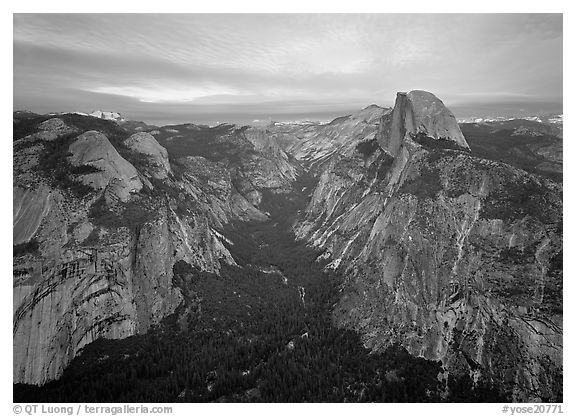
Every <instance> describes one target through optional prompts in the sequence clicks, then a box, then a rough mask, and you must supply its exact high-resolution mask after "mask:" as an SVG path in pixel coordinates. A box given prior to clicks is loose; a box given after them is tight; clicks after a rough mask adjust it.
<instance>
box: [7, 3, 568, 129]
mask: <svg viewBox="0 0 576 416" xmlns="http://www.w3.org/2000/svg"><path fill="white" fill-rule="evenodd" d="M562 85H563V82H562V15H561V14H531V15H530V14H420V15H407V14H351V15H341V14H316V15H313V14H312V15H310V14H180V15H170V14H155V15H142V14H140V15H130V14H107V15H101V14H100V15H99V14H15V15H14V97H13V104H14V109H15V110H16V109H29V110H32V111H35V112H41V113H45V112H51V111H92V110H96V109H102V110H111V111H118V112H121V113H123V114H125V115H126V116H127V117H128V118H130V119H135V120H144V121H148V122H153V123H161V124H164V123H169V122H185V121H192V122H194V121H199V122H210V121H215V120H219V121H231V122H250V121H252V120H253V119H255V118H257V119H267V118H268V119H281V118H285V119H290V118H292V119H299V118H300V119H302V118H308V119H313V118H323V116H322V115H328V116H327V117H324V118H330V116H331V115H334V116H336V115H340V114H345V113H347V112H350V111H353V110H355V109H359V108H362V107H365V106H367V105H369V104H372V103H375V104H379V105H383V106H390V105H392V104H393V102H394V98H395V95H396V92H397V91H409V90H413V89H424V90H428V91H431V92H433V93H435V94H436V95H437V96H438V97H439V98H441V99H442V100H443V101H444V102H445V103H446V104H447V105H448V107H450V108H451V109H452V110H453V111H454V112H455V114H456V116H457V117H468V116H474V115H478V116H484V115H498V113H517V114H522V113H527V114H535V113H542V112H561V111H562ZM506 115H508V114H506Z"/></svg>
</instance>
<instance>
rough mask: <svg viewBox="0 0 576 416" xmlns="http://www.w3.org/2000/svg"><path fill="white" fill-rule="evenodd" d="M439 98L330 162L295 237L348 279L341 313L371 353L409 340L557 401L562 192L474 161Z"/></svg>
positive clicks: (435, 356)
mask: <svg viewBox="0 0 576 416" xmlns="http://www.w3.org/2000/svg"><path fill="white" fill-rule="evenodd" d="M415 96H424V97H425V98H426V100H424V104H422V103H416V104H415V101H416V100H415V98H414V97H415ZM428 98H429V94H422V93H421V92H415V93H410V94H406V95H404V94H399V95H398V97H397V101H396V106H395V108H394V111H393V112H392V113H391V114H387V115H384V116H383V118H382V120H381V121H380V128H379V133H378V135H377V140H378V144H379V147H377V148H375V149H373V151H372V152H371V153H369V154H364V153H362V152H359V151H357V152H356V153H354V154H351V155H350V156H349V157H345V158H341V159H339V160H333V161H332V162H331V163H330V164H329V165H327V166H326V169H325V170H323V172H322V174H321V176H320V181H319V184H318V186H317V188H316V189H315V191H314V194H313V197H312V200H311V202H310V204H309V206H308V208H307V210H306V214H305V218H304V219H303V221H302V222H301V223H300V224H298V225H297V226H296V228H295V231H296V233H297V235H298V236H299V237H300V238H302V239H305V240H307V241H309V242H310V243H311V244H313V245H314V246H316V247H318V248H321V249H322V250H323V251H324V256H325V257H326V258H329V259H330V260H331V263H330V267H333V268H338V269H341V270H342V271H343V272H344V274H345V276H346V281H345V283H344V284H343V287H342V295H341V299H340V301H339V303H338V304H337V305H336V307H335V310H334V319H335V321H336V323H337V324H338V325H342V326H345V327H348V328H352V329H355V330H357V331H359V332H360V333H361V334H362V335H363V339H364V342H365V344H366V345H367V346H369V347H370V348H372V349H374V350H382V349H384V348H385V347H386V346H388V345H390V344H391V343H394V342H399V343H401V344H402V345H404V346H405V347H406V348H407V349H408V350H409V351H410V352H411V353H412V354H414V355H417V356H422V357H425V358H428V359H432V360H441V361H442V363H443V366H444V368H445V369H446V370H447V371H448V373H449V374H450V376H451V377H455V378H456V379H459V378H461V377H466V376H469V377H470V378H471V379H472V380H473V382H476V383H478V384H483V383H485V384H488V385H492V386H495V387H497V388H498V389H499V390H500V391H502V392H504V393H505V394H508V395H509V396H510V397H511V398H513V399H515V400H540V399H548V400H556V399H558V397H561V394H562V393H561V374H562V306H561V305H562V271H561V268H562V266H561V264H562V262H561V258H562V190H561V188H560V187H559V186H558V185H556V184H554V183H552V182H550V181H548V180H546V179H543V178H541V177H537V176H533V175H530V174H528V173H527V172H525V171H522V170H520V169H516V168H513V167H511V166H509V165H505V164H503V163H498V162H494V161H489V160H485V159H480V158H476V157H474V156H473V155H472V154H470V152H469V151H467V149H468V146H467V144H466V142H465V141H463V140H464V139H463V136H462V134H461V133H460V131H459V129H458V125H457V124H456V122H455V120H454V119H453V118H452V117H450V116H449V115H450V114H451V113H449V111H448V110H447V109H446V110H445V109H442V108H439V104H438V103H441V102H440V101H439V100H437V99H428ZM431 103H432V104H431ZM447 114H448V116H446V115H447Z"/></svg>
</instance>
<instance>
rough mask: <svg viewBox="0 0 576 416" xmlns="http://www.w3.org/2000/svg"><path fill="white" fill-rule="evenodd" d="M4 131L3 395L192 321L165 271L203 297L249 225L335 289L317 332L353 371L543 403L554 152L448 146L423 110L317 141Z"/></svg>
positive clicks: (299, 128) (520, 140)
mask: <svg viewBox="0 0 576 416" xmlns="http://www.w3.org/2000/svg"><path fill="white" fill-rule="evenodd" d="M14 117H15V118H14V168H13V172H14V182H13V225H14V235H13V240H14V264H13V276H14V280H13V290H14V292H13V293H14V295H13V299H14V311H13V351H14V362H13V381H14V383H23V384H30V385H44V384H46V383H48V382H50V381H51V380H56V379H58V378H59V377H61V376H62V374H63V373H64V371H65V369H66V368H67V367H68V366H69V364H70V363H71V362H72V361H73V360H74V359H75V357H82V351H83V350H84V349H85V348H86V347H87V346H88V345H89V344H91V343H93V342H94V341H96V340H98V339H125V338H129V337H132V336H136V335H142V334H146V333H148V332H149V331H151V330H153V329H154V328H157V327H158V326H159V325H161V323H162V322H163V320H165V319H167V318H169V317H170V316H186V317H188V318H189V317H190V316H193V315H194V314H196V313H199V312H197V310H196V309H195V308H194V307H193V305H192V303H191V301H190V298H193V297H194V295H193V294H192V291H191V290H190V289H189V288H187V287H186V285H185V284H183V283H182V282H181V281H180V280H181V279H180V277H179V275H178V273H175V269H177V268H178V267H177V265H182V264H186V265H187V266H186V267H191V268H193V269H194V270H196V271H197V272H198V273H203V274H202V276H204V278H203V279H204V280H205V283H204V284H206V285H210V284H211V280H210V279H212V278H213V279H216V280H214V281H213V282H214V285H216V284H217V283H216V281H217V276H219V275H221V274H222V271H223V270H228V269H232V270H234V269H235V268H236V269H246V268H248V267H249V265H246V264H244V263H243V262H242V261H240V260H241V259H240V257H239V256H238V252H239V250H241V247H238V243H237V242H235V241H236V240H235V239H234V238H233V234H234V230H236V232H238V230H242V229H244V228H243V227H248V226H249V225H250V224H256V225H255V226H256V227H259V226H262V227H281V226H285V227H286V230H287V231H289V232H291V233H293V235H294V238H295V242H294V243H295V244H300V245H302V246H306V247H309V248H311V249H314V250H315V251H316V252H317V253H318V261H322V262H323V264H325V265H326V266H325V268H326V270H327V271H334V272H338V273H340V274H341V275H342V276H343V279H342V281H341V282H339V284H338V294H337V300H336V302H335V303H334V305H333V307H332V309H331V310H330V311H329V315H330V319H331V324H332V325H334V326H335V327H337V328H342V329H345V330H350V331H353V332H354V333H357V334H358V335H359V337H360V339H361V342H362V344H363V346H364V347H365V348H367V349H368V350H370V351H371V352H374V353H380V352H383V351H385V350H386V349H388V348H390V347H391V346H394V345H400V346H401V347H402V348H405V349H406V351H408V353H410V354H411V355H412V356H413V357H421V358H423V359H426V360H429V361H434V362H439V363H441V364H440V365H441V370H442V371H441V372H439V373H438V379H439V380H440V381H442V380H444V379H447V377H448V375H451V376H454V377H469V379H470V380H471V382H472V384H473V385H477V386H490V388H493V389H495V390H497V391H498V392H500V393H501V394H502V395H504V396H506V397H508V398H509V399H510V400H514V401H559V400H561V397H562V371H563V370H562V369H563V367H562V344H563V335H562V334H563V332H562V325H563V317H562V302H563V297H562V289H563V286H562V221H563V219H562V183H561V177H562V152H561V149H562V139H561V138H560V137H556V136H553V135H552V134H549V133H548V131H545V132H542V131H539V134H540V135H535V134H533V131H531V130H526V129H525V130H522V126H514V129H510V130H506V129H504V130H503V129H501V128H497V127H496V126H491V127H490V128H487V127H486V126H484V125H482V126H481V125H478V124H464V125H462V129H461V126H459V125H458V123H457V121H456V118H455V117H454V115H453V114H452V112H451V111H450V110H449V109H448V108H446V107H445V106H444V104H443V103H442V101H441V100H440V99H439V98H437V97H436V96H434V95H433V94H431V93H429V92H425V91H411V92H409V93H398V95H397V98H396V103H395V105H394V108H383V107H380V106H377V105H371V106H369V107H366V108H364V109H362V110H361V111H359V112H357V113H355V114H352V115H349V116H344V117H340V118H337V119H335V120H333V121H332V122H330V123H326V124H321V123H271V124H270V125H268V126H266V127H247V126H235V125H230V124H221V125H218V126H215V127H207V126H198V125H194V124H182V125H170V126H162V127H158V126H146V124H145V123H130V122H124V121H123V119H121V117H120V116H119V115H118V116H117V117H116V115H115V116H114V117H104V114H103V113H102V114H99V115H96V117H90V116H86V115H82V114H59V115H55V116H51V115H48V116H37V117H31V118H25V119H24V118H18V117H17V115H16V113H15V116H14ZM468 131H470V132H471V133H470V134H467V132H468ZM504 136H505V137H504ZM502 137H503V138H502ZM497 139H498V140H497ZM503 146H507V147H506V148H504V147H503ZM291 207H294V208H293V209H292V208H291ZM280 209H282V210H285V211H286V212H287V214H286V215H284V216H278V215H277V214H276V213H275V211H278V210H280ZM259 224H260V225H259ZM250 235H252V234H250ZM256 244H261V245H262V246H264V245H265V242H264V241H256ZM266 267H267V268H266V269H263V270H265V271H264V272H263V273H265V274H270V275H273V276H275V275H279V276H282V278H281V279H278V280H279V282H278V284H280V285H289V284H292V282H290V283H288V282H289V279H287V278H286V277H285V276H284V275H283V274H282V271H281V270H280V269H278V268H277V266H275V265H274V264H270V265H268V266H266ZM269 270H272V271H274V273H272V272H270V271H269ZM207 276H212V277H207ZM179 279H180V280H179ZM284 279H286V280H284ZM178 282H180V283H178ZM294 284H295V285H296V286H297V291H298V298H297V299H298V302H299V303H298V304H301V305H302V308H303V309H305V308H306V302H307V301H306V302H305V299H308V297H307V296H308V295H304V294H306V293H307V291H306V288H305V287H304V283H299V282H295V283H294ZM305 296H306V297H305ZM201 302H202V301H200V303H201ZM205 307H206V305H205ZM183 310H184V311H183ZM188 318H187V319H188ZM302 332H304V329H302ZM306 333H307V334H308V332H306ZM291 342H292V341H291ZM292 345H294V344H292Z"/></svg>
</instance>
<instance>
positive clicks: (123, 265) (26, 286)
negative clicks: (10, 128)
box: [13, 115, 289, 384]
mask: <svg viewBox="0 0 576 416" xmlns="http://www.w3.org/2000/svg"><path fill="white" fill-rule="evenodd" d="M51 120H54V119H48V120H47V121H42V118H40V121H38V122H37V124H36V126H35V127H34V125H32V126H31V127H30V128H31V129H32V130H34V129H37V130H38V133H36V132H34V133H33V134H31V135H28V136H25V137H22V138H19V137H16V138H15V142H14V192H13V199H14V201H13V205H14V215H13V220H14V244H15V246H14V268H13V274H14V280H13V287H14V316H13V349H14V362H13V377H14V382H15V383H29V384H43V383H45V382H46V381H49V380H52V379H55V378H58V377H59V376H60V375H61V374H62V371H63V370H64V368H65V367H66V366H67V365H68V363H69V362H70V361H71V360H72V359H73V358H74V356H75V355H77V353H78V352H79V351H80V350H81V349H82V347H83V346H85V345H86V344H88V343H90V342H92V341H94V340H96V339H97V338H100V337H106V338H124V337H127V336H130V335H134V334H141V333H144V332H146V331H147V330H148V329H149V328H150V327H151V326H152V325H155V324H157V323H159V322H160V320H162V319H163V318H164V317H166V316H167V315H169V314H171V313H173V312H174V310H175V309H176V307H177V306H178V305H179V304H180V303H181V301H182V294H181V292H180V289H179V288H178V287H176V286H175V285H174V283H173V282H172V277H173V270H172V267H173V265H174V264H175V263H176V262H178V261H180V260H183V261H185V262H187V263H188V264H190V265H192V266H194V267H196V268H198V269H199V270H204V271H208V272H213V273H218V271H219V269H220V267H221V265H222V264H235V263H234V259H233V258H232V256H231V255H230V253H229V252H228V250H227V249H226V247H225V245H224V242H225V241H226V240H225V237H223V235H222V234H221V233H220V232H219V231H218V230H220V229H221V228H222V227H223V226H224V225H225V224H227V223H229V222H230V221H232V220H241V221H242V220H264V219H266V218H267V217H266V215H265V214H264V213H262V212H260V211H259V210H258V209H257V208H255V207H254V206H253V205H252V204H250V203H249V202H248V201H247V200H246V198H245V197H244V196H242V195H241V194H239V193H238V191H237V190H236V189H235V187H234V185H233V178H234V172H231V171H230V170H229V169H227V167H226V166H225V165H223V164H219V163H216V162H212V161H210V160H208V159H206V158H204V157H201V156H196V157H183V158H177V157H175V158H174V163H175V165H174V166H172V165H171V164H170V162H169V160H168V154H167V152H166V149H164V148H163V147H162V146H160V145H159V144H158V142H157V141H156V140H155V139H154V137H153V136H151V135H149V134H146V133H141V134H139V135H132V136H129V134H128V133H126V132H125V131H123V130H121V129H120V128H119V127H117V126H116V125H112V124H106V123H111V122H109V121H101V120H96V121H97V122H98V123H100V124H97V125H94V124H93V123H94V121H92V120H93V118H91V117H90V118H89V117H82V116H80V115H73V116H69V117H68V118H67V119H66V120H65V121H63V120H61V119H56V120H58V121H51ZM102 123H103V124H102ZM50 127H52V129H51V130H50V129H49V128H50ZM94 127H97V128H99V130H98V131H96V130H92V129H93V128H94ZM87 128H88V129H90V130H87V131H84V132H82V130H83V129H84V130H86V129H87ZM47 136H49V137H50V139H49V140H46V139H45V137H47ZM257 155H260V153H258V154H257ZM260 157H263V156H260ZM270 169H273V168H270ZM282 174H284V173H275V175H282ZM287 184H288V185H289V182H287Z"/></svg>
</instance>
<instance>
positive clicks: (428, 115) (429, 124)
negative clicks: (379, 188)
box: [378, 91, 470, 157]
mask: <svg viewBox="0 0 576 416" xmlns="http://www.w3.org/2000/svg"><path fill="white" fill-rule="evenodd" d="M419 138H429V139H433V140H435V141H437V142H440V145H441V144H444V145H448V146H449V145H454V146H457V147H460V148H462V149H470V148H469V146H468V143H466V139H465V138H464V135H463V134H462V132H461V131H460V128H459V127H458V123H457V122H456V118H455V117H454V114H452V112H451V111H450V110H448V109H447V108H446V107H445V106H444V104H443V103H442V101H440V100H439V99H438V98H436V96H434V95H433V94H431V93H429V92H426V91H411V92H410V93H408V94H406V93H403V92H399V93H398V95H397V97H396V103H395V105H394V111H393V112H392V117H388V118H386V119H385V120H383V123H381V125H380V132H379V135H378V143H379V144H380V146H381V147H382V149H383V150H385V151H386V152H387V153H388V154H389V155H390V156H392V157H396V156H397V155H398V153H399V152H400V148H401V146H403V145H405V144H406V143H407V141H410V140H418V139H419Z"/></svg>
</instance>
